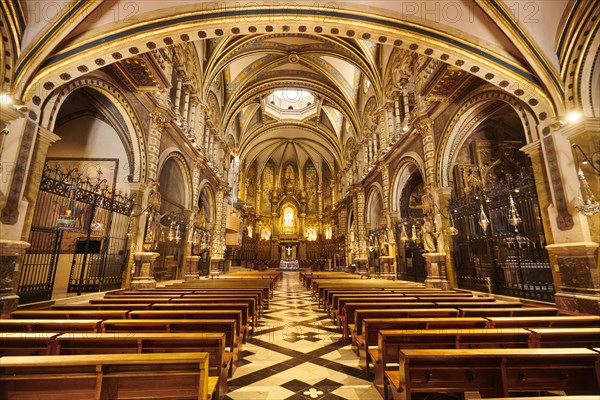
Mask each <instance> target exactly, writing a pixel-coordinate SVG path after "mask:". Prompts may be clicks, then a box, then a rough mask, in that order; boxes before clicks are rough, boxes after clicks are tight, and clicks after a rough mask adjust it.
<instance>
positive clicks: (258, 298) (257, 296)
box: [172, 291, 269, 314]
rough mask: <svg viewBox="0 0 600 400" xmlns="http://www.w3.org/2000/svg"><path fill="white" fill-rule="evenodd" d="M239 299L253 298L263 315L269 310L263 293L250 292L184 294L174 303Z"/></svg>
mask: <svg viewBox="0 0 600 400" xmlns="http://www.w3.org/2000/svg"><path fill="white" fill-rule="evenodd" d="M239 297H247V298H252V299H254V301H255V302H256V304H257V307H258V309H259V310H258V311H259V312H260V313H261V314H262V312H263V310H267V309H268V308H269V299H268V298H265V297H264V293H262V292H256V291H254V292H249V291H241V292H239V293H221V292H209V293H187V294H184V295H183V296H182V297H181V299H173V301H172V302H173V303H177V302H186V303H187V300H186V299H235V298H239Z"/></svg>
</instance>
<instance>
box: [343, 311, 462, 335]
mask: <svg viewBox="0 0 600 400" xmlns="http://www.w3.org/2000/svg"><path fill="white" fill-rule="evenodd" d="M458 316H459V310H457V309H456V308H424V309H419V308H417V309H412V310H411V309H391V310H368V309H367V310H364V309H362V310H361V309H358V310H356V311H354V329H355V332H356V335H362V322H363V319H365V318H417V317H420V318H454V317H458ZM352 334H353V335H354V333H352Z"/></svg>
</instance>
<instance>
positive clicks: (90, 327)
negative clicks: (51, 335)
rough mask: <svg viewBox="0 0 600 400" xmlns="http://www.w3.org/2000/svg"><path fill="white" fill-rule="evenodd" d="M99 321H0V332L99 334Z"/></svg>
mask: <svg viewBox="0 0 600 400" xmlns="http://www.w3.org/2000/svg"><path fill="white" fill-rule="evenodd" d="M101 322H102V320H100V319H0V332H100V329H101V328H100V324H101Z"/></svg>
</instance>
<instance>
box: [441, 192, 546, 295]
mask: <svg viewBox="0 0 600 400" xmlns="http://www.w3.org/2000/svg"><path fill="white" fill-rule="evenodd" d="M511 196H512V198H513V199H514V206H515V207H516V210H517V212H518V215H519V218H520V220H519V221H518V222H517V223H515V221H513V224H511V223H510V222H511V221H510V219H509V214H510V211H511V204H510V198H511ZM452 209H453V216H454V222H455V224H456V228H458V235H457V236H455V237H454V242H453V245H454V246H453V247H454V252H453V254H454V264H455V266H456V273H457V279H458V283H459V287H461V288H465V289H472V290H478V291H483V292H489V293H495V294H504V295H509V296H515V297H522V298H529V299H533V300H540V301H549V302H553V301H554V285H553V279H552V270H551V267H550V263H549V259H548V253H547V252H546V249H545V245H546V242H545V237H544V231H543V227H542V220H541V215H540V210H539V205H538V200H537V194H536V190H535V185H534V184H533V183H531V182H530V181H529V182H528V183H527V184H526V185H523V184H521V185H519V184H514V183H513V184H496V185H495V186H494V187H493V188H491V189H490V190H489V191H487V192H485V193H479V194H477V195H475V194H473V195H472V196H469V197H467V198H463V199H461V200H460V201H459V202H458V203H457V204H455V205H454V206H453V207H452ZM486 218H487V219H488V220H489V224H487V225H489V226H486V223H485V221H484V220H485V219H486ZM482 221H483V223H482ZM484 227H485V228H484Z"/></svg>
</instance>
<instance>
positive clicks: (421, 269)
mask: <svg viewBox="0 0 600 400" xmlns="http://www.w3.org/2000/svg"><path fill="white" fill-rule="evenodd" d="M412 222H414V221H412V220H411V222H408V220H407V221H405V222H401V223H399V224H398V225H397V226H396V243H398V254H397V255H396V265H397V278H398V279H400V280H405V281H412V282H425V278H427V271H426V269H425V258H424V257H423V252H424V250H423V245H422V244H421V241H420V238H418V237H417V235H416V234H415V235H411V236H408V235H407V234H406V230H405V231H404V233H405V235H406V236H405V237H403V235H402V228H403V224H404V229H406V226H408V227H409V230H408V232H411V231H412V229H411V228H412V226H414V225H413V224H412ZM414 229H415V230H416V229H417V228H416V227H415V228H414Z"/></svg>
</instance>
